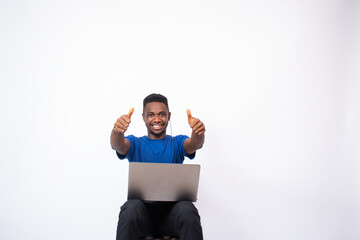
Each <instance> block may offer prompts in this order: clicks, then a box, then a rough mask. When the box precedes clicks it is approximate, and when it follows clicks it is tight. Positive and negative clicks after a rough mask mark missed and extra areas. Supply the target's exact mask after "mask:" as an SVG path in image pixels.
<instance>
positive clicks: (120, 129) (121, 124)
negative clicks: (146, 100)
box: [114, 108, 134, 133]
mask: <svg viewBox="0 0 360 240" xmlns="http://www.w3.org/2000/svg"><path fill="white" fill-rule="evenodd" d="M133 112H134V108H131V109H130V111H129V113H128V114H125V115H122V116H121V117H119V118H118V119H117V120H116V122H115V123H114V132H116V133H125V132H126V130H127V129H128V127H129V124H130V122H131V115H132V114H133Z"/></svg>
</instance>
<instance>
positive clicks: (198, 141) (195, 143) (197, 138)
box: [184, 131, 205, 154]
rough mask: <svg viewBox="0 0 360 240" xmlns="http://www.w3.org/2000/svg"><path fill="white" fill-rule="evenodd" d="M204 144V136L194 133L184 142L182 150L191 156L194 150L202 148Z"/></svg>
mask: <svg viewBox="0 0 360 240" xmlns="http://www.w3.org/2000/svg"><path fill="white" fill-rule="evenodd" d="M204 142H205V134H204V133H203V134H200V135H199V134H196V133H195V132H194V131H193V132H192V134H191V137H190V138H188V139H186V140H185V142H184V148H185V151H186V153H187V154H193V153H194V152H196V150H198V149H200V148H202V146H203V145H204Z"/></svg>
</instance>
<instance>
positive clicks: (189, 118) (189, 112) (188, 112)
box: [186, 109, 194, 123]
mask: <svg viewBox="0 0 360 240" xmlns="http://www.w3.org/2000/svg"><path fill="white" fill-rule="evenodd" d="M186 114H187V116H188V122H189V123H191V122H192V121H194V118H193V117H192V116H191V111H190V109H187V110H186Z"/></svg>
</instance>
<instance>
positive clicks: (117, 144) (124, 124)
mask: <svg viewBox="0 0 360 240" xmlns="http://www.w3.org/2000/svg"><path fill="white" fill-rule="evenodd" d="M133 112H134V108H131V109H130V111H129V113H128V114H127V115H122V116H121V117H119V118H118V119H117V120H116V122H115V124H114V129H113V130H112V131H111V135H110V144H111V147H112V149H114V150H116V151H117V152H118V153H120V154H121V155H126V153H127V152H128V151H129V148H130V142H129V141H128V140H127V139H125V134H124V133H125V131H126V130H127V128H128V127H129V124H130V122H131V115H132V114H133Z"/></svg>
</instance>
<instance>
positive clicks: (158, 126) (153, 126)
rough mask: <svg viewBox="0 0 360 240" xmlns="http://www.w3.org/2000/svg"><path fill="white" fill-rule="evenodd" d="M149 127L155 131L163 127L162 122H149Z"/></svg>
mask: <svg viewBox="0 0 360 240" xmlns="http://www.w3.org/2000/svg"><path fill="white" fill-rule="evenodd" d="M151 128H152V129H154V130H155V131H159V130H162V129H163V128H164V124H160V123H154V124H151Z"/></svg>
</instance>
